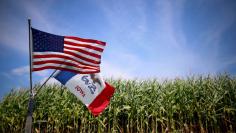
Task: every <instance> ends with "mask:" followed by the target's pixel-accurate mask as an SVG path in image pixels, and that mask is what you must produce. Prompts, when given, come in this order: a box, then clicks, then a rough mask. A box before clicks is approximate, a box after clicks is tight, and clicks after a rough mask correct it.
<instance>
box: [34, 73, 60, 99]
mask: <svg viewBox="0 0 236 133" xmlns="http://www.w3.org/2000/svg"><path fill="white" fill-rule="evenodd" d="M56 72H57V69H56V70H54V71H53V72H52V74H51V75H50V76H49V77H48V78H47V79H46V80H45V81H44V83H43V84H42V85H41V86H40V88H39V89H38V90H37V92H36V93H35V95H34V97H36V96H37V94H38V93H39V91H40V90H41V89H42V88H43V86H44V85H45V84H46V83H47V82H48V80H49V79H50V78H51V77H53V75H54V74H55V73H56Z"/></svg>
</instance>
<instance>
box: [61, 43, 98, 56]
mask: <svg viewBox="0 0 236 133" xmlns="http://www.w3.org/2000/svg"><path fill="white" fill-rule="evenodd" d="M64 46H67V47H70V48H78V49H82V50H84V51H88V52H90V53H94V54H97V55H102V52H99V51H97V50H94V49H90V48H85V47H80V46H73V45H69V44H64Z"/></svg>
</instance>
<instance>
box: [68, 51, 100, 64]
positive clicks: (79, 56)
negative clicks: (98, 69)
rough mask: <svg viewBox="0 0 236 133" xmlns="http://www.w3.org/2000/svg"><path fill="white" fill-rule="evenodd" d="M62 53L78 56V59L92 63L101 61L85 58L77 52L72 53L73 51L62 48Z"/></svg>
mask: <svg viewBox="0 0 236 133" xmlns="http://www.w3.org/2000/svg"><path fill="white" fill-rule="evenodd" d="M64 53H65V54H69V55H72V56H74V57H77V58H80V59H82V60H84V61H87V62H91V63H94V64H100V63H101V62H100V61H95V60H92V59H89V58H86V57H84V56H81V55H78V54H76V53H73V52H70V51H65V50H64Z"/></svg>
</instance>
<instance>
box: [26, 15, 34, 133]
mask: <svg viewBox="0 0 236 133" xmlns="http://www.w3.org/2000/svg"><path fill="white" fill-rule="evenodd" d="M28 28H29V64H30V98H29V104H28V111H27V118H26V122H25V133H31V132H32V120H33V118H32V115H33V106H34V93H33V87H32V43H31V42H32V37H31V20H30V19H28Z"/></svg>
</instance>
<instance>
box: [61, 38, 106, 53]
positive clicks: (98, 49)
mask: <svg viewBox="0 0 236 133" xmlns="http://www.w3.org/2000/svg"><path fill="white" fill-rule="evenodd" d="M64 44H68V45H72V46H79V47H84V48H89V49H93V50H96V51H99V52H102V51H103V48H99V47H95V46H91V45H88V44H79V43H74V42H69V41H64Z"/></svg>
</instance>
